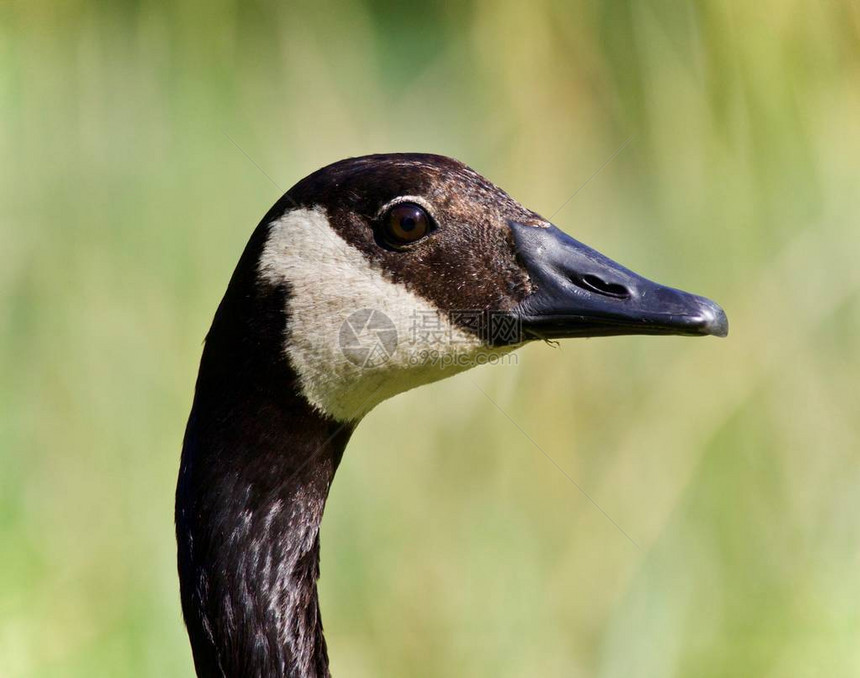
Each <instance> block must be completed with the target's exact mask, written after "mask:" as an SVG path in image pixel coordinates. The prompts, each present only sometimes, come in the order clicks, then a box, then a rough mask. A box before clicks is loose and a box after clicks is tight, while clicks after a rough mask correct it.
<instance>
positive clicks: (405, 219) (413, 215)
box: [381, 202, 432, 247]
mask: <svg viewBox="0 0 860 678" xmlns="http://www.w3.org/2000/svg"><path fill="white" fill-rule="evenodd" d="M431 223H432V222H431V220H430V216H429V215H428V214H427V212H426V211H425V210H424V208H423V207H421V206H420V205H416V204H414V203H405V202H404V203H399V204H397V205H395V206H394V207H392V208H391V209H390V210H389V211H388V214H387V215H386V217H385V218H384V219H383V221H382V230H381V236H382V239H383V240H384V241H385V242H386V243H387V244H388V245H390V246H392V247H403V246H405V245H409V244H411V243H413V242H416V241H418V240H420V239H421V238H423V237H424V236H425V235H427V234H428V233H429V232H430V228H431Z"/></svg>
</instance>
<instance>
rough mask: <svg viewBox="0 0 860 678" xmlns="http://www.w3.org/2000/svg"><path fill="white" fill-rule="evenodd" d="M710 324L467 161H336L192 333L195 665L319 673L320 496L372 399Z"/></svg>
mask: <svg viewBox="0 0 860 678" xmlns="http://www.w3.org/2000/svg"><path fill="white" fill-rule="evenodd" d="M726 331H727V323H726V317H725V314H724V313H723V312H722V310H721V309H720V308H719V306H717V305H716V304H714V303H713V302H711V301H709V300H707V299H705V298H703V297H699V296H695V295H692V294H688V293H686V292H681V291H679V290H675V289H671V288H668V287H664V286H661V285H658V284H656V283H653V282H651V281H649V280H646V279H645V278H643V277H641V276H639V275H637V274H635V273H633V272H632V271H629V270H628V269H626V268H623V267H622V266H620V265H618V264H616V263H615V262H613V261H612V260H610V259H608V258H606V257H605V256H603V255H601V254H599V253H597V252H595V251H594V250H592V249H590V248H588V247H586V246H585V245H583V244H582V243H580V242H578V241H576V240H574V239H573V238H571V237H569V236H567V235H565V234H564V233H563V232H562V231H560V230H559V229H557V228H556V227H555V226H553V225H552V224H550V223H549V222H548V221H547V220H546V219H544V218H542V217H541V216H539V215H538V214H536V213H534V212H532V211H530V210H528V209H526V208H525V207H523V206H522V205H520V204H519V203H518V202H516V201H515V200H514V199H513V198H511V197H510V196H508V195H507V194H506V193H505V192H504V191H502V190H501V189H499V188H497V187H496V186H494V185H493V184H491V183H490V182H489V181H487V180H486V179H484V178H483V177H481V176H480V175H478V174H477V173H476V172H474V171H472V170H470V169H469V168H468V167H466V166H465V165H463V164H461V163H459V162H457V161H455V160H451V159H449V158H444V157H441V156H435V155H419V154H408V155H406V154H397V155H375V156H367V157H363V158H353V159H350V160H344V161H342V162H338V163H335V164H333V165H330V166H328V167H325V168H323V169H321V170H319V171H318V172H315V173H314V174H311V175H310V176H308V177H307V178H305V179H304V180H302V181H300V182H299V183H298V184H297V185H296V186H294V187H293V188H292V189H290V190H289V191H288V192H287V193H286V194H285V195H284V196H283V197H282V198H281V199H280V200H279V201H278V202H277V203H276V204H275V205H274V207H272V209H271V210H270V211H269V213H268V214H267V215H266V216H265V217H264V218H263V220H262V221H261V222H260V224H259V226H258V227H257V229H256V230H255V231H254V233H253V235H252V236H251V239H250V241H249V243H248V245H247V247H246V248H245V252H244V254H243V255H242V257H241V259H240V261H239V264H238V265H237V267H236V270H235V272H234V273H233V277H232V279H231V281H230V284H229V285H228V288H227V292H226V294H225V295H224V298H223V300H222V301H221V304H220V306H219V308H218V311H217V312H216V314H215V318H214V320H213V323H212V328H211V330H210V331H209V334H208V336H207V338H206V344H205V346H204V349H203V356H202V358H201V363H200V372H199V374H198V378H197V387H196V390H195V395H194V404H193V406H192V410H191V415H190V417H189V420H188V426H187V428H186V432H185V439H184V443H183V448H182V461H181V464H180V471H179V480H178V483H177V490H176V535H177V543H178V566H179V576H180V590H181V596H182V608H183V614H184V617H185V621H186V625H187V628H188V634H189V638H190V640H191V646H192V649H193V654H194V662H195V666H196V669H197V673H198V675H199V676H206V677H209V676H213V677H216V676H217V677H219V678H223V677H224V676H295V677H301V678H316V677H319V676H328V675H329V672H328V655H327V650H326V644H325V639H324V637H323V633H322V622H321V615H320V610H319V603H318V596H317V590H316V580H317V578H318V576H319V526H320V523H321V520H322V515H323V509H324V506H325V502H326V499H327V497H328V492H329V488H330V487H331V483H332V481H333V479H334V474H335V471H336V469H337V467H338V464H339V462H340V460H341V456H342V454H343V452H344V449H345V447H346V444H347V442H348V440H349V437H350V435H351V433H352V431H353V430H354V428H355V426H356V424H357V423H358V421H359V420H360V419H361V418H362V417H363V416H364V415H365V414H367V412H369V411H370V410H371V409H372V408H373V407H374V406H375V405H377V404H378V403H380V402H382V401H383V400H385V399H386V398H389V397H391V396H394V395H396V394H398V393H401V392H403V391H406V390H408V389H410V388H414V387H416V386H420V385H421V384H426V383H428V382H431V381H435V380H437V379H441V378H443V377H446V376H449V375H451V374H454V373H456V372H459V371H462V370H464V369H468V368H469V367H471V366H473V365H477V364H482V363H485V362H491V361H492V360H494V359H496V358H498V357H499V356H502V355H504V354H505V353H506V352H508V351H511V350H513V349H515V348H517V347H518V346H521V345H522V344H524V343H526V342H528V341H532V340H538V339H561V338H565V337H583V336H598V335H609V334H687V335H705V334H713V335H718V336H723V335H725V334H726Z"/></svg>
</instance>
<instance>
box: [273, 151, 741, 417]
mask: <svg viewBox="0 0 860 678" xmlns="http://www.w3.org/2000/svg"><path fill="white" fill-rule="evenodd" d="M277 210H280V211H281V213H280V214H276V216H275V218H273V219H271V220H270V221H268V222H267V223H265V225H264V227H265V228H266V229H267V236H266V242H265V245H264V246H263V248H262V251H261V253H260V255H259V260H258V262H257V281H258V283H259V284H262V285H263V286H269V287H271V288H274V289H277V290H281V291H283V293H284V299H285V309H284V310H285V318H287V319H288V323H287V326H286V327H285V328H284V331H283V348H284V352H285V353H286V356H287V358H288V360H289V362H290V364H291V365H292V367H293V369H294V370H295V372H296V373H297V376H298V384H299V387H300V389H301V392H302V395H303V396H304V397H305V398H306V399H307V400H308V402H310V403H311V405H312V406H313V407H314V408H316V409H317V410H319V411H320V412H321V413H324V414H326V415H328V416H330V417H332V418H334V419H336V420H339V421H357V420H359V419H361V417H363V416H364V415H365V414H366V413H367V412H368V411H369V410H370V409H372V408H373V407H374V406H375V405H376V404H378V403H379V402H381V401H383V400H385V399H386V398H389V397H391V396H393V395H396V394H397V393H400V392H403V391H405V390H408V389H410V388H413V387H416V386H420V385H422V384H426V383H428V382H431V381H435V380H438V379H441V378H444V377H447V376H450V375H452V374H454V373H456V372H459V371H462V370H464V369H467V368H469V367H471V366H473V365H476V364H483V363H486V362H492V361H493V360H495V359H497V358H498V357H499V356H501V355H503V354H504V353H506V352H509V351H511V350H512V349H514V348H516V347H518V346H520V345H522V344H524V343H525V342H528V341H531V340H536V339H562V338H567V337H589V336H606V335H619V334H682V335H708V334H710V335H717V336H725V334H726V333H727V327H728V326H727V321H726V316H725V313H723V311H722V309H720V307H719V306H717V305H716V304H715V303H714V302H712V301H710V300H708V299H705V298H704V297H700V296H697V295H693V294H689V293H687V292H682V291H680V290H676V289H672V288H669V287H665V286H663V285H659V284H657V283H654V282H652V281H650V280H648V279H646V278H644V277H642V276H640V275H637V274H636V273H634V272H632V271H630V270H629V269H627V268H624V267H623V266H621V265H619V264H617V263H616V262H614V261H612V260H611V259H609V258H608V257H606V256H604V255H602V254H600V253H599V252H597V251H595V250H593V249H591V248H589V247H587V246H586V245H584V244H582V243H580V242H578V241H577V240H575V239H573V238H571V237H570V236H568V235H566V234H565V233H564V232H562V231H561V230H560V229H558V228H557V227H555V226H554V225H552V224H551V223H550V222H549V221H547V220H546V219H544V218H543V217H541V216H540V215H538V214H536V213H535V212H533V211H531V210H529V209H527V208H525V207H523V206H522V205H521V204H519V203H518V202H517V201H516V200H514V199H513V198H511V197H510V196H509V195H508V194H507V193H505V192H504V191H503V190H501V189H500V188H498V187H497V186H495V185H493V184H492V183H490V182H489V181H488V180H487V179H485V178H483V177H482V176H481V175H479V174H478V173H477V172H475V171H473V170H471V169H470V168H468V167H467V166H465V165H463V164H462V163H460V162H458V161H456V160H452V159H450V158H446V157H442V156H438V155H428V154H389V155H371V156H366V157H359V158H352V159H348V160H344V161H341V162H337V163H335V164H333V165H329V166H328V167H325V168H323V169H321V170H319V171H317V172H315V173H313V174H311V175H310V176H308V177H307V178H305V179H304V180H302V181H301V182H299V183H298V184H297V185H296V186H295V187H294V188H292V189H291V190H290V191H289V192H288V194H287V195H286V196H285V199H283V200H282V201H281V203H279V205H278V206H276V211H277ZM265 221H266V220H264V222H265ZM261 226H263V225H262V224H261Z"/></svg>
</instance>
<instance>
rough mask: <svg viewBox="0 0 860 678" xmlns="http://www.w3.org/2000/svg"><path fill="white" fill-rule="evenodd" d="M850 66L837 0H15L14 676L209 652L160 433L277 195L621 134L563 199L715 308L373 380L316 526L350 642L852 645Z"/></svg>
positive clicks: (469, 653)
mask: <svg viewBox="0 0 860 678" xmlns="http://www.w3.org/2000/svg"><path fill="white" fill-rule="evenodd" d="M858 85H860V10H858V8H857V5H856V4H855V3H852V2H849V1H847V0H841V1H840V0H832V1H831V2H828V3H811V2H801V1H800V0H780V1H777V0H765V1H764V2H759V3H741V2H729V1H727V0H726V1H718V0H712V1H707V2H697V3H693V2H680V3H678V2H674V3H669V2H665V1H657V2H648V3H640V2H633V0H627V1H613V2H598V1H596V0H595V1H594V2H572V3H561V2H553V1H549V0H543V1H538V2H533V3H529V4H523V3H512V2H510V3H490V2H476V3H471V4H460V5H457V6H453V7H452V6H450V5H448V4H446V3H441V2H426V3H420V4H416V5H414V6H410V7H409V8H404V7H402V6H401V5H399V4H397V3H392V2H375V3H351V4H331V3H319V4H312V3H298V4H296V5H293V6H291V7H286V6H281V5H278V4H275V3H271V2H255V3H239V2H236V1H234V0H219V1H216V2H207V3H204V2H182V3H176V4H168V3H158V2H145V1H144V2H118V3H112V4H106V3H104V4H103V3H95V2H88V1H85V0H77V1H71V2H66V3H50V2H44V1H43V0H30V1H29V2H6V3H3V4H2V6H0V111H2V115H1V116H0V157H2V158H3V162H2V163H0V172H2V175H0V290H2V296H0V379H2V381H0V411H2V418H0V676H2V678H18V677H23V676H92V675H110V676H165V677H167V676H179V675H191V673H192V669H191V661H190V652H189V650H188V647H187V642H186V638H185V633H184V630H183V628H182V623H181V619H180V613H179V604H178V587H177V582H176V576H175V568H174V562H173V561H174V544H173V532H172V492H173V485H174V477H175V473H176V470H177V465H178V456H179V447H180V441H181V436H182V431H183V427H184V423H185V417H186V416H187V411H188V408H189V405H190V399H191V394H192V388H193V383H194V377H195V374H196V369H197V360H198V358H199V353H200V343H201V341H202V337H203V335H204V333H205V331H206V329H207V327H208V323H209V321H210V319H211V315H212V313H213V311H214V309H215V306H216V304H217V302H218V300H219V299H220V296H221V294H222V293H223V290H224V287H225V285H226V282H227V279H228V276H229V274H230V272H231V271H232V268H233V266H234V264H235V261H236V259H237V257H238V255H239V253H240V251H241V249H242V247H243V246H244V243H245V241H246V239H247V237H248V235H249V233H250V232H251V230H252V228H253V226H254V225H255V224H256V223H257V221H258V219H259V218H260V216H261V215H262V214H263V213H264V212H265V211H266V209H267V208H268V207H269V205H270V204H271V203H272V202H274V200H275V199H276V197H277V196H278V195H279V194H280V192H281V191H282V190H284V189H286V188H287V187H289V186H290V185H291V184H292V183H293V182H295V181H296V180H298V179H299V178H301V177H302V176H304V175H305V174H307V173H308V172H310V171H312V170H314V169H316V168H317V167H320V166H322V165H323V164H325V163H328V162H330V161H333V160H336V159H338V158H341V157H346V156H349V155H357V154H362V153H367V152H379V151H393V150H424V151H433V152H439V153H444V154H449V155H453V156H455V157H458V158H460V159H462V160H464V161H466V162H467V163H469V164H470V165H472V166H473V167H475V168H476V169H478V170H479V171H482V172H483V173H485V174H486V175H487V176H489V177H490V178H491V179H493V180H494V181H496V182H497V183H498V184H500V185H501V186H503V187H504V188H506V189H507V190H509V191H510V192H511V193H513V195H515V196H516V197H517V198H519V199H520V200H521V201H522V202H524V203H525V204H526V205H528V206H530V207H532V208H533V209H536V210H537V211H540V212H542V213H544V214H545V215H547V216H548V215H550V214H553V212H554V211H555V210H556V209H557V208H558V207H559V206H560V205H562V204H563V203H564V201H565V200H566V199H567V198H568V197H569V196H570V195H571V194H572V193H573V191H574V190H575V189H576V188H577V187H578V186H580V185H581V184H582V183H583V182H584V181H585V180H586V179H587V178H588V177H589V176H590V175H591V173H592V172H593V171H594V170H595V169H596V168H598V167H599V166H600V165H601V164H602V163H603V162H604V161H605V160H606V159H607V158H608V157H609V156H610V155H611V154H612V153H613V152H614V151H615V149H617V148H618V147H619V146H620V145H621V144H622V143H623V141H624V140H625V139H626V138H627V137H629V136H633V142H632V143H631V144H630V146H629V147H628V148H627V149H625V150H624V152H623V153H621V154H620V155H619V156H618V157H617V158H616V159H615V160H613V162H612V163H610V164H609V165H608V166H607V167H606V169H604V170H603V172H602V173H601V174H600V175H599V176H598V177H597V178H595V179H594V180H593V181H592V182H591V183H590V184H589V185H588V187H587V188H586V189H585V190H583V191H582V193H581V194H579V195H578V196H577V197H576V198H575V200H573V201H572V202H571V203H570V204H568V205H567V206H566V207H565V208H564V209H563V210H562V211H561V212H559V214H558V215H557V216H556V217H555V219H554V220H555V221H556V222H557V223H558V224H559V225H560V226H561V227H563V228H565V229H567V230H568V231H569V232H571V233H574V234H576V235H577V237H580V238H581V239H583V240H585V241H586V242H589V243H590V244H592V245H594V246H596V247H598V248H601V249H603V250H604V251H606V252H607V253H609V254H610V255H612V256H613V257H615V258H617V259H619V260H621V261H623V262H625V263H628V264H629V265H630V266H631V267H633V268H634V269H637V270H640V271H642V272H643V273H645V274H647V275H650V276H652V277H655V278H658V279H660V280H662V281H665V282H667V283H670V284H675V285H678V286H683V287H685V288H688V289H691V290H695V291H699V292H701V293H703V294H707V295H709V296H712V297H714V298H716V299H717V300H718V301H720V302H721V303H722V304H723V305H724V306H725V308H726V309H727V311H728V314H729V317H730V319H731V321H732V333H731V335H730V337H729V339H728V340H726V341H722V342H720V341H714V340H706V341H691V340H684V339H649V338H619V339H611V340H597V341H577V342H574V341H571V342H565V343H564V344H563V345H562V346H561V348H559V349H556V350H553V349H550V348H549V347H547V346H543V345H539V346H531V347H528V348H526V349H525V350H523V351H522V352H521V353H520V354H519V355H520V358H519V364H518V365H517V366H515V367H505V368H502V367H499V368H496V369H493V368H481V369H479V370H477V371H475V372H472V373H469V374H466V375H461V376H460V377H458V378H456V379H453V380H450V381H448V382H443V383H440V384H436V385H433V386H431V387H427V388H425V389H421V390H419V391H417V392H413V393H409V394H406V395H404V396H401V397H399V398H397V399H395V400H393V401H391V402H389V403H386V404H384V405H382V406H381V407H380V408H379V410H378V411H377V412H375V413H373V414H372V415H371V416H370V417H369V418H368V420H367V421H366V422H364V424H363V425H362V426H361V427H360V428H359V430H358V432H357V434H356V435H355V437H354V439H353V442H352V444H351V446H350V449H349V450H348V453H347V455H346V457H345V459H344V463H343V465H342V467H341V470H340V472H339V474H338V478H337V481H336V483H335V486H334V490H333V492H332V497H331V500H330V503H329V506H328V509H327V513H326V519H325V522H324V526H323V579H322V583H321V595H322V605H323V616H324V619H325V622H326V628H327V631H328V638H329V645H330V649H331V654H332V657H333V669H334V671H335V672H336V675H339V676H358V677H361V676H379V675H410V676H437V675H452V674H456V675H470V676H482V675H486V676H525V675H543V676H566V677H568V676H602V677H614V676H634V675H635V676H655V677H657V676H661V677H662V676H697V677H698V676H736V675H755V676H774V677H780V678H782V677H785V676H819V675H828V676H838V677H841V676H855V675H858V674H860V642H858V641H860V612H858V602H860V567H858V565H860V521H858V515H860V493H858V491H857V488H858V486H860V455H858V451H860V425H858V421H857V413H858V404H860V402H858V396H857V384H858V383H860V353H858V347H860V295H858V290H860V273H858V266H857V261H858V257H860V223H858V216H857V214H858V210H857V205H856V202H857V201H856V196H857V195H858V189H860V165H858V162H857V158H858V156H860V124H858V120H860V86H858ZM231 139H232V140H234V141H235V144H237V145H238V146H239V147H240V148H241V149H242V150H243V151H244V152H246V153H247V154H248V156H250V158H252V159H253V162H255V163H257V164H258V165H259V166H260V167H261V168H262V169H263V170H264V171H265V173H266V174H268V175H269V176H270V177H272V178H273V180H274V182H275V183H276V184H277V187H276V186H273V185H272V183H270V181H269V180H268V179H267V178H266V177H265V176H264V175H263V174H262V173H261V172H260V171H259V170H258V169H257V168H255V167H254V166H253V164H252V163H251V162H249V161H248V159H246V158H245V157H244V155H243V154H242V152H241V151H240V150H239V149H237V146H236V145H234V143H233V142H231ZM472 382H474V383H476V384H478V385H479V386H480V388H481V389H483V390H485V391H486V392H487V393H488V394H489V395H491V397H492V398H493V399H494V400H495V401H496V402H498V403H499V405H500V406H501V407H503V408H504V410H505V411H506V412H508V413H509V414H510V416H511V417H513V418H514V419H515V420H516V421H517V422H518V424H519V425H520V426H522V428H523V429H524V430H525V431H527V432H528V433H529V435H530V436H531V437H533V438H534V439H535V441H537V442H538V444H539V445H540V446H541V447H542V448H544V449H545V450H546V452H547V453H548V454H549V455H551V456H552V457H553V458H554V459H555V460H556V461H557V462H558V463H559V464H560V465H561V466H562V467H563V468H564V469H565V470H566V472H567V473H568V474H569V475H570V476H571V477H572V478H574V479H575V480H576V481H577V483H579V484H580V485H581V486H582V487H583V488H585V489H586V490H587V491H588V493H589V494H590V495H591V496H592V497H593V498H594V499H595V501H597V503H599V504H600V506H601V507H603V508H604V509H605V510H606V512H607V513H608V514H609V515H610V516H612V518H613V520H615V521H616V522H617V523H618V524H619V525H621V526H622V527H623V529H624V531H625V532H627V533H628V534H630V535H631V537H632V538H633V539H634V540H635V541H636V542H637V544H638V545H639V547H640V548H638V549H637V548H636V547H635V546H633V545H632V544H631V543H630V542H629V541H628V540H627V539H626V538H625V537H624V536H623V535H622V534H621V533H620V532H619V531H618V530H617V529H616V528H615V527H613V525H612V524H611V523H610V522H609V521H608V520H607V519H606V518H605V517H604V516H603V515H602V514H601V513H600V512H599V511H598V510H597V509H596V508H595V507H594V506H593V505H592V504H591V503H589V501H588V500H587V499H586V498H585V497H584V496H583V495H582V494H581V493H580V492H579V491H578V490H577V489H576V488H575V487H574V486H573V485H572V484H571V483H570V482H569V481H568V480H567V479H566V478H565V477H564V476H563V475H562V474H561V473H559V472H558V470H557V469H556V468H554V467H553V465H552V464H550V463H549V462H548V461H547V460H546V459H545V458H544V457H543V456H542V455H541V453H540V451H539V450H537V449H536V448H535V447H534V446H532V445H531V443H529V441H528V440H527V439H526V438H524V437H523V436H522V435H521V434H520V433H519V432H518V431H517V430H516V428H514V427H513V426H512V425H511V423H510V422H509V421H508V420H507V419H506V418H505V417H504V416H502V415H501V414H500V413H499V412H498V411H497V410H496V408H495V407H494V406H493V404H492V403H491V402H489V400H488V399H487V398H485V397H484V396H483V395H482V394H481V393H480V391H479V390H478V389H477V388H475V387H474V385H473V383H472Z"/></svg>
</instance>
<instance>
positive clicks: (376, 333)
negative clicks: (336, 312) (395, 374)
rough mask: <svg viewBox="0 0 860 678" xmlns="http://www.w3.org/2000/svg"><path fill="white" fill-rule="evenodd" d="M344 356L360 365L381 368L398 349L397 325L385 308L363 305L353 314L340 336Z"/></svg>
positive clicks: (343, 325)
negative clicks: (377, 309) (384, 310)
mask: <svg viewBox="0 0 860 678" xmlns="http://www.w3.org/2000/svg"><path fill="white" fill-rule="evenodd" d="M338 339H339V344H340V350H341V353H343V355H344V357H345V358H346V359H347V360H349V362H351V363H352V364H353V365H358V366H359V367H379V366H380V365H382V364H384V363H386V362H388V360H389V359H390V358H391V356H392V355H394V350H395V349H396V348H397V328H396V327H395V326H394V323H393V322H391V318H389V317H388V316H387V315H385V314H384V313H383V312H382V311H376V310H374V309H372V308H362V309H361V310H358V311H355V312H354V313H350V315H349V317H348V318H347V319H346V320H344V321H343V324H342V325H341V326H340V335H339V337H338Z"/></svg>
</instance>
